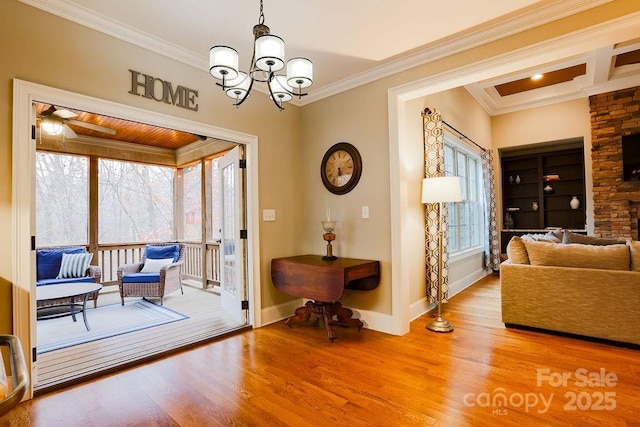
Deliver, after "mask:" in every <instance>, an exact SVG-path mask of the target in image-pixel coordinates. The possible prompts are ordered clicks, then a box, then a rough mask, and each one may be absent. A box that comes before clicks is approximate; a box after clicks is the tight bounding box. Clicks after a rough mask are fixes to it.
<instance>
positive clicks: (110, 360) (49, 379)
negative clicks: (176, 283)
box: [34, 286, 243, 393]
mask: <svg viewBox="0 0 640 427" xmlns="http://www.w3.org/2000/svg"><path fill="white" fill-rule="evenodd" d="M183 288H184V295H181V294H180V292H174V293H172V294H170V295H168V296H166V297H165V300H164V305H165V306H166V307H168V308H171V309H173V310H175V311H177V312H179V313H182V314H186V315H187V316H189V318H188V319H184V320H181V321H180V322H176V323H169V324H166V325H161V326H155V327H153V328H149V329H143V330H140V331H136V332H131V333H128V334H124V335H118V336H115V337H111V338H105V339H101V340H98V341H93V342H89V343H85V344H80V345H77V346H73V347H69V348H64V349H60V350H55V351H52V352H49V353H43V354H39V355H38V382H37V384H35V386H34V391H35V392H36V393H39V392H41V391H43V390H46V389H49V388H51V387H59V386H60V385H64V384H67V383H69V382H77V381H78V380H81V379H83V378H86V377H93V376H95V375H97V374H100V373H102V372H108V371H111V370H113V369H114V368H117V367H120V366H123V365H129V364H132V363H136V362H138V361H140V360H142V359H148V358H151V357H154V356H156V355H158V354H160V353H163V352H166V351H167V350H171V349H175V348H177V347H182V346H186V345H191V344H193V343H197V342H200V341H202V340H207V339H211V338H214V337H218V336H220V335H223V334H226V333H229V332H231V331H234V330H237V329H239V328H242V327H243V325H240V324H238V323H236V322H234V321H232V320H231V319H230V318H229V316H228V315H227V314H226V313H225V312H224V310H223V309H222V308H221V307H220V296H219V295H216V294H213V293H211V292H207V291H203V290H200V289H195V288H192V287H189V286H184V287H183ZM130 299H132V298H128V300H130ZM152 300H153V299H152ZM98 303H99V306H103V305H108V304H120V294H119V293H118V292H117V287H116V288H115V290H108V291H107V292H106V293H104V294H101V295H100V297H99V298H98ZM91 310H92V309H91V308H88V317H89V318H90V317H91ZM44 321H45V322H46V320H44Z"/></svg>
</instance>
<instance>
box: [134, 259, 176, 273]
mask: <svg viewBox="0 0 640 427" xmlns="http://www.w3.org/2000/svg"><path fill="white" fill-rule="evenodd" d="M172 263H173V258H166V259H145V260H144V267H142V270H141V271H140V273H159V272H160V269H161V268H162V267H164V266H165V265H168V264H172Z"/></svg>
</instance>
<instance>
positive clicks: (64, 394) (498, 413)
mask: <svg viewBox="0 0 640 427" xmlns="http://www.w3.org/2000/svg"><path fill="white" fill-rule="evenodd" d="M444 307H445V309H444V314H445V317H446V318H447V319H448V320H450V321H451V322H452V323H453V324H454V325H455V328H456V329H455V331H454V332H453V333H451V334H439V333H433V332H430V331H428V330H426V329H425V325H426V323H427V321H428V320H429V315H425V316H422V317H420V318H419V319H417V320H415V321H414V322H412V324H411V331H410V332H409V333H408V334H406V335H404V336H402V337H397V336H391V335H387V334H383V333H379V332H375V331H371V330H367V329H363V330H362V331H361V332H358V331H357V330H356V329H338V331H337V334H338V339H337V340H336V341H335V342H333V343H330V342H329V341H328V340H327V336H326V332H325V330H324V328H323V326H322V325H320V326H314V325H300V326H296V327H294V328H288V327H287V326H285V325H284V324H283V323H281V322H278V323H276V324H272V325H269V326H266V327H264V328H260V329H257V330H251V331H248V332H243V333H241V334H237V335H233V336H229V337H225V338H223V339H220V340H218V341H215V342H211V343H207V344H204V345H202V346H199V347H196V348H192V349H189V350H187V351H184V352H181V353H179V354H174V355H171V356H168V357H165V358H163V359H160V360H157V361H154V362H152V363H147V364H144V365H142V366H138V367H135V368H131V369H127V370H126V371H124V372H120V373H117V374H111V375H108V376H105V377H103V378H101V379H98V380H93V381H90V382H88V383H85V384H80V385H75V386H72V387H69V388H67V389H64V390H60V391H54V392H51V393H47V394H45V395H43V396H39V397H37V398H36V399H34V400H32V401H28V402H23V403H22V404H20V405H19V406H18V407H17V408H15V409H14V410H13V411H12V412H10V413H9V414H8V415H6V416H5V417H4V418H0V425H10V426H51V425H65V426H218V425H233V426H308V425H314V426H432V425H439V426H467V425H469V426H476V425H477V426H485V425H487V426H495V425H499V426H503V425H505V426H556V425H576V426H615V425H619V426H625V425H640V421H639V419H638V414H639V413H640V351H638V350H633V349H625V348H620V347H616V346H612V345H608V344H603V343H594V342H590V341H586V340H581V339H576V338H569V337H561V336H555V335H550V334H545V333H541V332H532V331H523V330H510V329H505V328H504V325H503V324H502V323H501V322H500V287H499V279H498V277H497V276H489V277H487V278H485V279H483V280H481V281H479V282H478V283H477V284H475V285H474V286H472V287H471V288H469V289H467V290H465V291H463V292H462V293H460V294H459V295H457V296H455V297H453V298H452V299H451V302H450V303H448V304H446V305H445V306H444ZM559 315H561V313H559ZM607 315H608V316H613V317H611V318H610V319H609V320H610V321H612V322H614V323H615V313H603V316H607ZM594 321H600V320H599V319H594ZM581 370H584V372H583V371H581ZM583 373H584V374H593V375H595V376H597V377H598V378H592V379H591V381H590V382H588V383H587V384H581V382H584V381H582V376H583V375H581V374H583ZM602 373H604V377H606V378H607V380H608V382H605V381H596V380H597V379H599V378H600V375H601V374H602ZM563 375H564V376H565V378H566V381H564V383H563V382H562V381H558V382H554V380H557V379H559V378H561V377H562V376H563ZM612 376H615V381H614V380H613V378H612ZM549 378H550V379H551V380H549ZM574 397H575V399H574ZM2 423H4V424H2Z"/></svg>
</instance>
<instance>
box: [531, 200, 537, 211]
mask: <svg viewBox="0 0 640 427" xmlns="http://www.w3.org/2000/svg"><path fill="white" fill-rule="evenodd" d="M531 209H533V210H534V211H537V210H538V202H535V201H534V202H533V203H531Z"/></svg>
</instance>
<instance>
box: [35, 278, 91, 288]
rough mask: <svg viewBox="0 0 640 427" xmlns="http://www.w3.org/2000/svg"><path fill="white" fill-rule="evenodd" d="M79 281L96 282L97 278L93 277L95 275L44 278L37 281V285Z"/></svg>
mask: <svg viewBox="0 0 640 427" xmlns="http://www.w3.org/2000/svg"><path fill="white" fill-rule="evenodd" d="M78 282H82V283H84V282H87V283H93V282H95V279H94V278H93V276H87V277H71V278H69V279H42V280H38V281H37V282H36V286H46V285H57V284H60V283H78Z"/></svg>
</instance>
